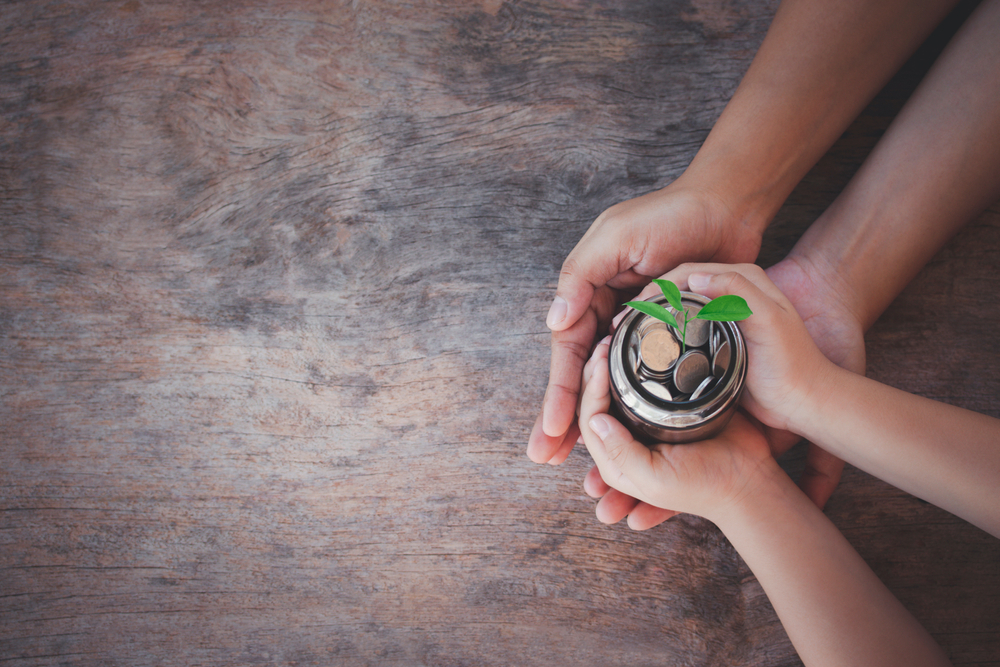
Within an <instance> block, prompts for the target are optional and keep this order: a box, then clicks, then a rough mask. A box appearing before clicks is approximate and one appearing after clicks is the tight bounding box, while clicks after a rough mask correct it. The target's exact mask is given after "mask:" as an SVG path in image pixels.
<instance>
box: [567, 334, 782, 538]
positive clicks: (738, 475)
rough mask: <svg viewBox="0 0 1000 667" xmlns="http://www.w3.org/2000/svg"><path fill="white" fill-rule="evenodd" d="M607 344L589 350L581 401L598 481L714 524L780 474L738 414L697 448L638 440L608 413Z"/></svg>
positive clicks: (757, 435)
mask: <svg viewBox="0 0 1000 667" xmlns="http://www.w3.org/2000/svg"><path fill="white" fill-rule="evenodd" d="M607 357H608V344H607V341H606V340H605V341H602V342H601V343H600V344H599V345H598V346H597V348H596V349H595V351H594V355H593V357H592V361H593V363H592V364H590V368H589V369H588V370H589V371H590V372H589V378H588V382H587V383H586V385H585V387H584V393H583V398H582V400H581V402H580V426H581V431H582V432H583V439H584V442H585V443H586V445H587V449H588V450H589V451H590V454H591V456H592V457H593V459H594V461H595V462H596V463H597V467H598V469H599V470H600V473H601V477H602V478H603V480H604V481H605V482H606V483H607V484H608V485H609V486H611V487H612V488H613V489H615V490H617V491H619V492H621V493H623V494H627V495H629V496H631V497H633V498H636V499H638V500H641V501H643V502H645V503H648V504H649V505H653V506H655V507H660V508H664V509H669V510H674V511H677V512H690V513H692V514H697V515H699V516H703V517H706V518H708V519H710V520H713V521H714V520H717V517H719V516H721V513H722V512H724V511H725V510H726V508H728V507H731V506H732V505H734V504H736V503H739V502H740V501H742V500H743V499H745V498H746V497H748V496H749V495H751V494H752V493H753V491H754V489H755V488H757V487H758V486H759V485H760V483H761V482H762V481H763V480H765V479H766V478H768V477H769V476H770V475H772V474H774V473H779V474H781V471H780V469H779V468H778V466H777V463H775V461H774V459H773V458H772V457H771V454H770V448H769V446H768V443H767V440H766V439H765V438H764V435H763V434H762V433H761V432H760V431H759V430H757V429H756V428H755V427H754V426H753V425H751V423H750V422H749V421H748V420H747V419H746V418H745V417H744V416H743V415H742V414H737V415H736V416H735V417H734V418H733V421H732V422H730V425H729V426H728V427H727V428H726V430H725V431H723V432H722V433H721V434H720V435H719V436H717V437H715V438H712V439H711V440H706V441H703V442H700V443H698V444H696V445H667V444H659V445H656V446H655V447H653V448H649V447H647V446H646V445H644V444H642V443H640V442H638V441H636V440H635V439H634V438H633V437H632V435H631V433H629V431H628V429H626V428H625V427H624V426H623V425H622V424H621V423H619V422H618V421H617V420H616V419H615V418H614V417H612V416H611V415H609V414H607V411H608V409H609V408H610V406H611V394H610V386H609V382H608V360H607Z"/></svg>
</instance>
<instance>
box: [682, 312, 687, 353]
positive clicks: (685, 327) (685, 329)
mask: <svg viewBox="0 0 1000 667" xmlns="http://www.w3.org/2000/svg"><path fill="white" fill-rule="evenodd" d="M681 305H682V306H683V305H684V304H681ZM681 310H682V312H683V313H684V330H683V331H681V354H684V352H685V351H686V350H687V337H688V311H687V308H682V309H681Z"/></svg>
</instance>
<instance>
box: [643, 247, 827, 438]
mask: <svg viewBox="0 0 1000 667" xmlns="http://www.w3.org/2000/svg"><path fill="white" fill-rule="evenodd" d="M663 277H664V278H666V279H667V280H671V281H673V282H674V283H676V284H677V285H678V286H679V287H680V288H681V289H685V288H687V289H689V290H690V291H692V292H696V293H698V294H702V295H704V296H707V297H709V298H710V299H714V298H716V297H719V296H722V295H723V294H736V295H738V296H741V297H743V298H744V299H746V301H747V304H748V305H749V306H750V309H751V310H752V311H753V313H754V314H753V315H752V316H750V317H749V318H748V319H746V320H743V321H742V322H740V324H739V326H740V331H741V332H742V333H743V338H744V339H745V340H746V344H747V379H746V389H745V390H744V393H743V406H744V407H746V408H747V410H749V411H750V413H751V414H752V415H753V416H754V417H756V418H757V419H759V420H760V421H761V422H763V423H764V424H766V425H767V426H771V427H774V428H778V429H785V430H792V431H794V430H795V428H793V426H792V425H793V424H794V423H795V421H796V416H797V413H798V411H799V407H800V406H801V405H802V404H803V403H804V402H805V401H804V399H805V398H806V397H807V396H809V395H810V394H811V393H813V392H816V391H822V390H823V387H824V382H823V377H824V376H825V374H826V373H827V372H828V370H829V369H830V368H832V364H831V363H830V362H829V361H828V360H827V359H826V357H825V356H823V353H822V352H820V350H819V348H817V347H816V344H815V343H814V342H813V340H812V337H811V336H810V335H809V332H808V331H807V330H806V327H805V324H803V322H802V318H800V317H799V315H798V313H797V312H796V311H795V307H794V306H793V305H792V303H791V302H790V301H789V300H788V299H787V298H786V297H785V295H784V294H782V293H781V290H779V289H778V288H777V287H776V286H775V284H774V283H773V282H771V279H770V278H768V277H767V274H765V273H764V270H763V269H761V268H760V267H759V266H756V265H753V264H736V265H728V264H682V265H681V266H679V267H677V268H676V269H674V270H673V271H671V272H670V273H667V274H666V275H664V276H663ZM654 288H655V286H654ZM655 293H656V292H655V289H647V290H644V291H643V292H642V293H641V294H640V295H639V297H638V298H640V299H643V298H646V297H648V296H651V295H652V294H655Z"/></svg>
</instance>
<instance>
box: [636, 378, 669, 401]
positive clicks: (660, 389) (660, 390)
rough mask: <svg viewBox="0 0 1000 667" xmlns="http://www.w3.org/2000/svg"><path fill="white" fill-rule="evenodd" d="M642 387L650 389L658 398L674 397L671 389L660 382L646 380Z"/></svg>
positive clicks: (665, 399)
mask: <svg viewBox="0 0 1000 667" xmlns="http://www.w3.org/2000/svg"><path fill="white" fill-rule="evenodd" d="M642 388H643V389H645V390H646V391H648V392H649V393H650V394H652V395H653V396H656V397H657V398H662V399H663V400H664V401H672V400H674V397H673V396H671V395H670V390H669V389H667V388H666V387H664V386H663V385H662V384H660V383H659V382H654V381H653V380H646V381H645V382H643V383H642Z"/></svg>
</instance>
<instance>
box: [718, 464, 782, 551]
mask: <svg viewBox="0 0 1000 667" xmlns="http://www.w3.org/2000/svg"><path fill="white" fill-rule="evenodd" d="M788 484H791V486H792V487H793V488H794V489H795V490H797V488H796V487H795V484H794V483H793V482H792V481H791V479H790V478H789V477H788V475H786V474H785V471H783V470H782V469H781V466H779V465H778V462H777V461H775V460H774V458H773V457H771V456H768V457H767V458H766V459H764V460H762V461H759V462H757V464H756V465H752V466H751V467H749V468H748V469H747V470H746V471H745V477H744V479H742V480H740V483H739V485H738V487H737V488H738V492H737V493H735V494H733V495H732V496H731V497H729V498H727V499H726V500H725V501H724V502H721V503H720V504H719V505H718V506H716V507H714V508H712V509H711V510H710V511H708V512H706V513H705V514H704V515H703V516H704V517H705V518H706V519H708V520H709V521H711V522H712V523H714V524H715V525H716V526H718V527H719V529H720V530H721V531H722V532H723V533H725V534H726V535H728V534H729V531H730V530H732V529H733V528H735V527H736V526H737V525H740V524H742V523H744V522H745V521H746V520H747V519H748V518H750V517H753V516H755V515H756V513H757V512H759V510H760V508H761V507H766V506H769V505H770V504H771V503H772V502H773V501H774V499H776V498H784V497H785V496H786V495H787V493H788V490H787V485H788Z"/></svg>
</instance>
